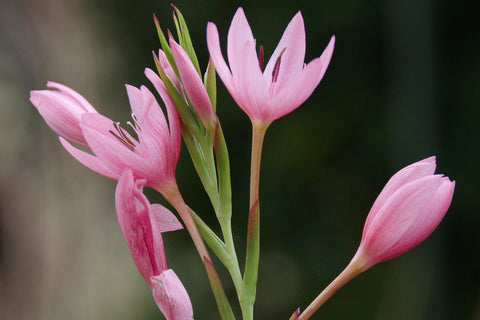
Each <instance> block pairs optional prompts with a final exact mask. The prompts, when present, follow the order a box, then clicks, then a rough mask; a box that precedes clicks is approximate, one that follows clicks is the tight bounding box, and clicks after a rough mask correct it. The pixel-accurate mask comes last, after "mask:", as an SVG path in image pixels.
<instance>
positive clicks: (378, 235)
mask: <svg viewBox="0 0 480 320" xmlns="http://www.w3.org/2000/svg"><path fill="white" fill-rule="evenodd" d="M435 167H436V164H435V157H430V158H427V159H424V160H422V161H419V162H416V163H414V164H411V165H409V166H408V167H405V168H403V169H402V170H400V171H399V172H397V173H396V174H395V175H394V176H393V177H392V178H391V179H390V180H389V181H388V183H387V184H386V185H385V187H384V188H383V190H382V192H381V193H380V195H379V196H378V198H377V200H376V201H375V203H374V204H373V206H372V208H371V210H370V213H369V214H368V217H367V220H366V222H365V226H364V229H363V235H362V241H361V243H360V247H359V248H358V251H357V253H356V254H355V257H354V258H353V260H352V264H358V265H360V266H362V267H361V268H362V269H363V270H366V269H368V268H370V267H371V266H373V265H374V264H377V263H379V262H382V261H385V260H389V259H393V258H395V257H397V256H399V255H401V254H403V253H405V252H407V251H409V250H411V249H413V248H414V247H416V246H417V245H418V244H420V243H421V242H422V241H424V240H425V239H426V238H427V237H428V236H429V235H430V234H431V233H432V232H433V230H435V228H436V227H437V226H438V224H439V223H440V221H441V220H442V219H443V217H444V216H445V213H446V212H447V210H448V207H449V206H450V202H451V201H452V197H453V191H454V188H455V182H452V181H450V179H449V178H448V177H445V176H443V175H439V174H434V172H435Z"/></svg>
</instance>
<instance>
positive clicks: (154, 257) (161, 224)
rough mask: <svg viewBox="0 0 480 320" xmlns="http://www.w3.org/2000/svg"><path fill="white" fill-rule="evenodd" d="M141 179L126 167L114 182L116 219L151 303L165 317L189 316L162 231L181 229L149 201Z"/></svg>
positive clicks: (185, 296) (179, 318) (189, 306)
mask: <svg viewBox="0 0 480 320" xmlns="http://www.w3.org/2000/svg"><path fill="white" fill-rule="evenodd" d="M145 183H146V181H145V180H135V179H134V176H133V173H132V171H131V170H130V169H128V168H126V169H125V170H124V171H123V173H122V175H121V177H120V179H119V181H118V185H117V189H116V192H115V206H116V209H117V215H118V221H119V223H120V227H121V229H122V232H123V235H124V237H125V240H126V241H127V244H128V247H129V248H130V252H131V254H132V257H133V260H134V262H135V264H136V265H137V268H138V270H139V271H140V273H141V275H142V276H143V278H144V279H145V281H146V282H147V283H148V285H149V286H150V288H151V290H152V293H153V297H154V299H155V302H156V303H157V305H158V307H159V308H160V310H161V311H162V313H163V314H164V315H165V317H166V318H167V319H169V320H184V319H185V320H186V319H193V309H192V304H191V302H190V298H189V297H188V294H187V292H186V290H185V288H184V286H183V284H182V283H181V282H180V280H179V279H178V277H177V275H176V274H175V272H173V270H171V269H167V263H166V259H165V250H164V247H163V240H162V235H161V234H162V232H167V231H174V230H179V229H182V225H181V224H180V222H179V221H178V220H177V218H176V217H175V216H174V215H173V214H172V213H171V212H170V211H169V210H168V209H166V208H165V207H163V206H161V205H159V204H150V202H149V201H148V199H147V198H146V197H145V195H144V194H143V193H142V188H143V186H144V185H145Z"/></svg>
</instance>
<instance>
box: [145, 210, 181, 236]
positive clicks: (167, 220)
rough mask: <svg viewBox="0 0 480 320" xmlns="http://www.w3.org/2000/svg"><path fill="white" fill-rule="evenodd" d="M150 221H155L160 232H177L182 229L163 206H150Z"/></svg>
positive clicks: (174, 217)
mask: <svg viewBox="0 0 480 320" xmlns="http://www.w3.org/2000/svg"><path fill="white" fill-rule="evenodd" d="M151 209H152V210H151V216H150V218H151V220H152V221H156V223H157V225H158V226H159V230H160V232H168V231H177V230H180V229H183V226H182V224H181V223H180V221H178V219H177V217H176V216H175V215H174V214H173V213H172V212H171V211H170V210H168V209H167V208H165V207H164V206H162V205H160V204H157V203H154V204H152V206H151Z"/></svg>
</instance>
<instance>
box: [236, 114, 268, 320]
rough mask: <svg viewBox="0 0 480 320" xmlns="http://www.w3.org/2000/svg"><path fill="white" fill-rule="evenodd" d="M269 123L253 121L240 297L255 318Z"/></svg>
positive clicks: (243, 308) (248, 315) (247, 310)
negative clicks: (263, 167)
mask: <svg viewBox="0 0 480 320" xmlns="http://www.w3.org/2000/svg"><path fill="white" fill-rule="evenodd" d="M267 128H268V124H267V125H266V124H263V123H257V122H254V123H252V131H253V133H252V158H251V169H250V211H249V214H248V228H247V252H246V260H245V273H244V277H243V290H242V295H241V297H240V303H241V305H242V310H246V312H248V313H247V314H244V317H246V318H245V319H252V318H253V304H254V303H255V296H256V291H257V279H258V265H259V260H260V203H259V185H260V164H261V159H262V148H263V140H264V138H265V133H266V131H267Z"/></svg>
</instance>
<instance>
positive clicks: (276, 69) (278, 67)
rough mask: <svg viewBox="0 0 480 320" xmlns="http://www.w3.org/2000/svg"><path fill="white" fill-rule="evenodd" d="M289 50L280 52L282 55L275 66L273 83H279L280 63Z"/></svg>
mask: <svg viewBox="0 0 480 320" xmlns="http://www.w3.org/2000/svg"><path fill="white" fill-rule="evenodd" d="M286 49H287V48H283V50H282V52H280V55H279V56H278V58H277V61H276V62H275V65H274V66H273V71H272V82H277V79H278V73H279V71H280V63H281V62H282V55H283V53H284V52H285V50H286Z"/></svg>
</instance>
